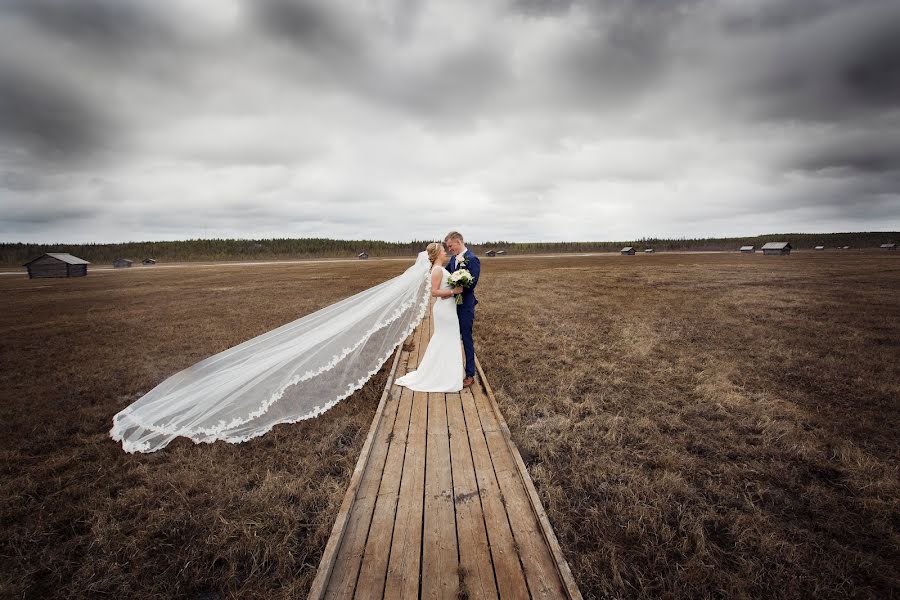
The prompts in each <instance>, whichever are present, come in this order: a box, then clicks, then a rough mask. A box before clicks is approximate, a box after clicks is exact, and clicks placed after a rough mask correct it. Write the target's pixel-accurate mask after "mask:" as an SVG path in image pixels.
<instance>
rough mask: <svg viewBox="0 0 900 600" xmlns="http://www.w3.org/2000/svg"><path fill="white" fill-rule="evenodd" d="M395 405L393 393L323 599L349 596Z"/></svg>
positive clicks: (373, 504)
mask: <svg viewBox="0 0 900 600" xmlns="http://www.w3.org/2000/svg"><path fill="white" fill-rule="evenodd" d="M399 404H400V402H399V398H398V397H397V395H396V394H395V393H391V394H389V398H388V403H387V404H386V406H385V410H384V417H383V418H382V422H381V425H380V427H379V428H378V431H377V433H376V435H375V441H374V443H373V445H372V452H371V456H370V457H369V462H368V464H367V465H366V469H365V471H364V472H363V477H362V482H361V483H360V485H359V489H358V490H357V492H356V498H355V500H354V502H353V507H352V509H351V511H350V519H349V520H348V523H347V528H346V530H345V531H344V539H343V541H342V543H341V547H340V549H339V550H338V556H337V560H335V564H334V569H333V572H332V575H331V578H330V580H329V582H328V586H327V588H326V590H325V597H326V598H352V597H353V590H354V589H355V587H356V579H357V577H358V575H359V568H360V565H361V563H362V556H363V551H364V549H365V545H366V538H367V537H368V534H369V525H370V524H371V522H372V513H373V512H374V509H375V501H376V499H377V497H378V487H379V486H380V484H381V476H382V473H383V471H384V463H385V460H386V458H387V451H388V439H389V437H390V435H391V433H392V430H393V425H394V420H395V418H396V416H397V408H398V405H399Z"/></svg>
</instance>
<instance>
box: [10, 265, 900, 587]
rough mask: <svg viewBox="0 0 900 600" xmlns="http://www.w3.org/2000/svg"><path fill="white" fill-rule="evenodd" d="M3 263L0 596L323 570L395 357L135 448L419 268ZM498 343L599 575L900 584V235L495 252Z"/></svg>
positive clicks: (574, 557) (292, 581)
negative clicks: (176, 377)
mask: <svg viewBox="0 0 900 600" xmlns="http://www.w3.org/2000/svg"><path fill="white" fill-rule="evenodd" d="M405 266H406V265H405V264H404V263H401V262H391V261H385V262H380V261H370V262H368V263H365V264H360V263H356V262H348V263H319V264H289V265H265V266H256V267H250V266H244V267H228V268H222V269H214V268H203V267H189V268H184V269H158V270H149V269H146V270H145V269H140V270H139V269H135V270H133V271H128V272H122V271H119V272H102V273H100V272H96V273H92V274H91V275H89V276H88V277H87V278H83V279H71V280H31V281H29V280H26V279H20V278H14V277H8V278H4V279H2V280H0V296H2V297H3V299H4V304H3V306H4V310H3V311H2V313H0V333H2V339H3V343H2V345H0V391H2V398H3V401H2V403H0V411H2V412H0V427H2V431H0V436H2V437H0V439H2V442H0V456H2V459H3V460H2V461H0V465H2V466H0V475H2V488H3V494H2V495H0V565H2V566H0V597H10V598H17V597H22V598H88V597H91V598H93V597H103V596H113V597H133V598H173V597H184V598H204V599H213V598H288V597H302V596H304V595H305V593H306V591H307V590H308V588H309V585H310V583H311V581H312V579H313V577H314V576H315V569H316V566H317V564H318V560H319V558H320V556H321V553H322V551H323V550H324V547H325V543H326V542H327V539H328V536H329V535H330V532H331V527H332V525H333V522H334V518H335V516H336V514H337V510H338V508H339V506H340V503H341V500H342V498H343V494H344V491H345V489H346V486H347V483H348V482H349V479H350V475H351V473H352V470H353V467H354V465H355V461H356V459H357V457H358V455H359V451H360V449H361V447H362V443H363V441H364V439H365V435H366V433H367V431H368V427H369V424H370V421H371V418H372V416H373V414H374V411H375V406H376V403H377V401H378V398H379V396H380V393H381V388H382V387H383V385H384V381H385V379H386V369H383V370H382V372H381V373H379V375H377V376H376V377H375V378H373V380H372V381H370V382H369V384H367V385H366V386H365V387H364V388H363V389H362V390H360V391H359V392H357V393H356V394H355V395H354V396H353V397H351V398H350V399H348V400H346V401H344V402H342V403H340V404H339V405H338V406H336V407H335V408H333V409H332V410H331V411H329V412H327V413H326V414H325V415H323V416H322V417H320V418H319V419H315V420H313V421H308V422H303V423H299V424H296V425H286V426H279V427H276V428H275V430H273V432H271V433H270V434H268V435H266V436H263V437H262V438H259V439H256V440H252V441H250V442H246V443H244V444H239V445H228V444H221V443H219V444H213V445H199V446H196V445H194V444H193V443H191V442H189V441H185V440H178V441H176V442H175V443H173V444H172V445H170V446H169V447H168V448H167V449H165V450H163V451H162V452H158V453H155V454H151V455H126V454H125V453H123V452H122V451H121V449H120V448H119V447H118V446H117V445H116V444H115V443H113V442H112V440H110V439H109V438H108V436H107V431H108V429H109V427H110V421H111V417H112V415H113V414H114V413H115V412H117V411H118V410H120V409H121V408H123V407H124V406H126V405H128V404H129V403H130V402H132V401H133V400H134V399H136V398H137V397H139V396H140V395H141V394H142V393H144V392H146V391H147V390H149V389H150V388H151V387H153V386H154V385H156V384H157V383H159V382H160V381H162V380H163V379H165V378H166V377H167V376H169V375H171V374H173V373H174V372H176V371H178V370H180V369H182V368H184V367H187V366H189V365H190V364H193V363H194V362H196V361H198V360H200V359H202V358H204V357H206V356H209V355H210V354H213V353H215V352H218V351H220V350H223V349H225V348H228V347H230V346H232V345H234V344H237V343H239V342H241V341H243V340H245V339H248V338H250V337H252V336H254V335H258V334H260V333H263V332H265V331H268V330H269V329H272V328H273V327H276V326H278V325H280V324H283V323H285V322H287V321H290V320H293V319H295V318H298V317H299V316H301V315H303V314H307V313H309V312H312V311H314V310H316V309H317V308H320V307H322V306H326V305H328V304H330V303H331V302H334V301H336V300H338V299H340V298H342V297H346V296H347V295H350V294H352V293H354V292H356V291H359V290H362V289H364V288H366V287H369V286H370V285H372V284H374V283H377V282H379V281H383V280H384V279H387V278H388V277H390V276H392V275H394V274H397V273H399V272H400V271H402V270H403V269H404V268H405ZM482 266H483V279H482V282H481V283H480V285H479V299H480V300H481V303H480V304H479V312H478V317H477V319H476V330H475V331H476V346H477V350H478V352H479V355H480V356H481V360H482V363H483V365H484V367H485V369H486V370H487V373H488V376H489V377H490V378H491V383H492V385H493V387H494V389H495V390H496V392H497V398H498V402H499V403H500V406H501V409H502V410H503V412H504V415H505V417H506V419H507V421H508V422H509V425H510V428H511V430H512V433H513V437H514V440H515V441H516V443H517V445H518V447H519V449H520V452H521V453H522V455H523V458H524V459H525V461H526V463H527V464H528V468H529V471H530V473H531V476H532V477H533V479H534V481H535V485H536V487H537V489H538V492H539V494H540V496H541V500H542V502H543V503H544V506H545V508H546V509H547V512H548V515H549V517H550V521H551V522H552V524H553V526H554V528H555V530H556V533H557V535H558V537H559V539H560V543H561V545H562V548H563V551H564V552H565V554H566V557H567V559H568V560H569V563H570V565H571V567H572V570H573V572H574V574H575V577H576V579H577V580H578V583H579V585H580V587H581V590H582V592H583V594H584V595H585V597H586V598H603V597H620V598H694V597H723V598H725V597H727V598H796V597H812V596H815V597H821V598H844V597H890V596H891V595H892V594H895V593H896V592H897V590H898V573H897V569H896V565H895V558H896V555H897V552H898V546H900V534H898V530H900V527H898V526H900V500H898V498H900V485H898V464H900V461H898V458H900V456H898V454H900V452H898V447H900V444H898V437H897V423H898V422H900V420H898V398H900V368H898V360H897V353H898V350H900V301H898V298H897V295H896V289H898V288H900V260H898V259H896V258H895V257H892V256H886V255H878V256H876V255H870V256H855V255H854V256H849V255H848V256H841V257H837V256H834V255H831V256H823V255H812V254H809V255H802V254H798V255H795V256H791V257H771V258H770V257H762V256H758V255H757V256H734V255H664V254H662V255H656V256H636V257H618V256H598V257H560V258H542V259H516V258H513V257H507V258H498V259H487V260H484V261H483V262H482Z"/></svg>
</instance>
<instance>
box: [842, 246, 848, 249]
mask: <svg viewBox="0 0 900 600" xmlns="http://www.w3.org/2000/svg"><path fill="white" fill-rule="evenodd" d="M849 249H850V246H841V250H849Z"/></svg>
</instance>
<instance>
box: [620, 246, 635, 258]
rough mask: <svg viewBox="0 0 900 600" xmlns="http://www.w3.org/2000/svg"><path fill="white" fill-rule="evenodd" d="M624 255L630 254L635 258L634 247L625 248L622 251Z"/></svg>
mask: <svg viewBox="0 0 900 600" xmlns="http://www.w3.org/2000/svg"><path fill="white" fill-rule="evenodd" d="M621 252H622V254H629V255H632V256H634V247H633V246H625V247H624V248H622V250H621Z"/></svg>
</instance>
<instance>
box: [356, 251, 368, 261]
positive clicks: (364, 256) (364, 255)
mask: <svg viewBox="0 0 900 600" xmlns="http://www.w3.org/2000/svg"><path fill="white" fill-rule="evenodd" d="M356 258H358V259H359V260H366V259H367V258H369V253H368V252H360V253H359V254H357V255H356Z"/></svg>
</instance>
